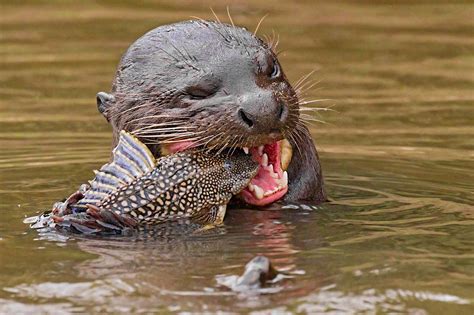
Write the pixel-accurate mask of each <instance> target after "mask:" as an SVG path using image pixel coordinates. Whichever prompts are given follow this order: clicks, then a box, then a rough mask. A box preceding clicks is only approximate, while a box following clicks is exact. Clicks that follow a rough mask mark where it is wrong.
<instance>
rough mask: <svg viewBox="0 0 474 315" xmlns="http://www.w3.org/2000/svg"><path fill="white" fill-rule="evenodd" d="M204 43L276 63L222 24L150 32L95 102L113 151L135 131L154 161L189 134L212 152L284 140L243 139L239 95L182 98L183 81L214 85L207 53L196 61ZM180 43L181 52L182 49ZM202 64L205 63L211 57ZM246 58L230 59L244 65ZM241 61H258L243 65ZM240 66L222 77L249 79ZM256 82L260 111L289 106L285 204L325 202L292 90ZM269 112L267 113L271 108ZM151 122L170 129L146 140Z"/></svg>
mask: <svg viewBox="0 0 474 315" xmlns="http://www.w3.org/2000/svg"><path fill="white" fill-rule="evenodd" d="M190 28H201V29H202V32H199V33H197V34H199V35H198V36H200V38H193V34H195V33H193V34H191V37H189V36H190V35H189V30H190ZM172 32H174V35H173V36H171V37H170V36H169V35H168V34H169V33H172ZM208 39H209V41H219V43H220V44H221V46H222V47H221V48H217V47H216V50H215V51H213V53H214V54H219V53H220V52H221V51H222V52H229V51H231V52H234V51H235V53H236V55H237V56H238V54H240V55H241V56H244V57H245V58H247V57H246V56H248V57H250V56H254V55H256V56H257V57H256V58H258V56H260V55H259V54H260V51H263V52H264V53H265V54H269V53H270V54H273V56H274V58H275V59H276V55H275V54H274V53H273V52H271V48H270V47H269V46H268V45H267V44H266V43H264V42H263V41H262V40H260V39H259V38H257V37H255V36H253V35H251V34H250V33H249V32H247V31H246V30H245V29H242V28H239V27H234V26H230V25H227V24H222V23H217V22H206V21H188V22H181V23H177V24H172V25H165V26H162V27H159V28H157V29H155V30H152V31H150V32H149V33H147V34H145V35H144V36H143V37H142V38H140V39H138V40H137V42H135V43H134V44H133V45H132V46H131V47H130V48H129V50H128V51H127V52H126V53H125V54H124V56H123V57H122V59H121V62H120V64H119V67H118V69H117V74H116V78H115V81H114V84H113V87H112V93H111V95H108V94H104V95H105V96H104V95H103V96H102V97H101V98H100V99H99V96H98V105H99V111H101V112H102V113H103V115H104V116H105V117H106V119H107V120H108V121H109V123H111V125H112V127H113V135H114V141H113V144H112V145H113V146H115V145H116V143H117V141H118V135H119V132H120V130H122V129H124V130H127V131H132V132H133V131H137V132H138V134H137V136H138V137H139V138H140V139H141V140H142V141H144V142H145V143H146V144H147V146H148V147H149V148H150V150H151V151H152V152H153V154H154V155H155V156H158V155H159V154H160V153H161V152H160V146H159V145H158V142H163V141H167V140H168V141H169V139H170V137H167V135H166V132H169V133H170V134H169V135H172V136H173V137H176V136H177V134H179V133H181V134H182V135H183V136H182V139H188V138H193V135H195V137H200V139H203V140H198V141H201V142H202V143H200V144H203V145H206V146H209V147H212V146H213V147H217V148H219V146H224V145H226V146H254V145H259V144H262V143H268V142H271V141H275V140H278V139H280V138H281V137H282V135H280V136H272V137H273V138H272V137H270V136H269V134H268V133H267V132H260V133H258V130H257V132H254V133H248V134H246V133H245V132H246V131H245V129H244V128H243V127H242V126H241V125H240V124H239V122H238V120H237V119H236V118H235V112H236V111H237V108H238V104H237V103H238V102H237V101H236V99H237V97H238V96H240V94H239V91H237V90H236V92H234V93H232V92H228V94H229V95H227V94H225V95H222V96H219V97H217V98H216V99H212V101H209V102H206V101H201V102H193V101H190V100H189V99H187V97H188V96H187V94H186V93H187V92H186V86H187V84H189V81H196V82H204V83H205V84H213V81H212V76H213V75H214V76H219V75H218V74H217V75H216V74H215V73H213V72H212V71H210V70H208V69H206V68H207V67H206V63H212V60H210V59H209V60H208V58H206V55H205V53H204V54H202V53H201V54H200V52H201V50H205V48H202V49H201V46H202V43H203V41H206V40H208ZM182 42H185V43H186V45H185V46H182V45H181V46H180V43H182ZM269 51H270V52H269ZM262 55H264V54H262ZM150 56H153V57H150ZM207 57H210V56H209V54H208V56H207ZM212 57H214V56H212ZM217 57H218V56H217ZM153 58H154V59H153ZM245 58H240V59H239V58H236V60H237V62H239V61H240V60H241V59H242V60H244V61H245V60H246V59H245ZM247 60H250V61H252V62H257V61H255V60H252V59H249V58H247ZM212 66H213V65H212V64H210V66H209V68H210V69H211V70H212V69H213V68H212ZM245 67H249V65H248V64H245V63H244V64H242V65H240V64H235V65H232V66H231V67H230V70H231V71H228V73H229V74H228V75H229V76H230V75H234V76H236V77H237V78H238V77H239V76H240V77H243V76H245V75H247V74H246V73H245ZM156 69H158V70H156ZM234 72H235V73H234ZM221 76H222V75H221ZM186 80H187V81H186ZM242 82H243V81H242ZM239 83H240V82H239V81H236V83H235V84H232V86H238V85H239ZM244 83H245V82H244ZM255 83H256V84H257V86H258V87H259V88H260V89H259V91H263V92H262V93H261V94H259V95H257V96H258V97H257V96H256V97H255V100H256V101H259V100H261V99H263V101H262V102H263V103H262V104H260V105H259V106H261V108H263V109H265V110H267V107H266V104H265V102H277V103H278V102H280V103H281V102H284V103H285V104H286V106H287V107H288V111H289V112H288V115H289V116H288V118H287V119H286V121H285V126H282V127H281V130H284V132H283V133H284V136H286V137H287V138H288V140H289V141H290V143H291V144H292V146H293V158H292V161H291V163H290V166H289V168H288V175H289V190H288V193H287V194H286V196H285V201H287V202H297V201H298V200H308V201H314V202H323V201H326V199H327V198H326V195H325V192H324V188H323V185H324V182H323V176H322V172H321V165H320V161H319V157H318V154H317V151H316V148H315V146H314V144H313V141H312V139H311V136H310V133H309V131H308V129H307V128H306V126H304V125H303V123H302V122H301V120H300V119H299V104H298V98H297V95H296V93H295V91H294V90H293V88H292V87H291V85H289V83H288V81H287V79H286V77H285V76H284V74H282V80H281V82H276V83H271V84H274V85H271V84H268V83H266V81H265V79H264V78H259V77H258V76H257V78H256V80H255ZM251 88H254V86H251V87H248V88H247V87H246V86H244V87H243V89H242V91H246V89H248V90H250V89H251ZM267 90H277V91H278V93H266V91H267ZM224 92H225V91H224ZM234 94H235V95H234ZM255 100H254V102H256V101H255ZM268 111H269V113H270V114H271V109H268ZM263 116H265V115H263ZM156 123H157V124H159V125H160V126H166V127H163V128H164V129H166V128H168V130H164V129H163V130H161V129H160V128H158V127H157V130H158V129H160V132H161V134H160V135H153V134H151V137H149V134H148V133H147V131H148V129H147V128H148V127H147V126H150V125H152V124H156ZM222 126H224V128H222ZM170 127H173V128H175V129H170ZM267 127H268V125H265V124H263V125H262V130H265V128H267ZM219 128H220V129H219ZM222 129H225V130H222ZM140 130H142V131H141V132H140ZM143 130H144V131H143ZM150 130H151V129H150ZM176 130H179V132H176ZM184 130H186V131H184ZM218 132H223V134H222V135H221V136H219V137H216V138H213V137H212V136H213V133H214V134H216V133H218ZM157 133H159V132H157ZM184 135H186V136H184ZM154 136H155V137H157V138H154ZM226 136H227V138H226ZM275 137H277V138H275ZM278 137H279V138H278ZM178 138H179V135H178ZM229 138H230V139H229ZM171 139H172V137H171ZM179 139H181V138H179Z"/></svg>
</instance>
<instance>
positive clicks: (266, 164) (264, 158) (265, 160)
mask: <svg viewBox="0 0 474 315" xmlns="http://www.w3.org/2000/svg"><path fill="white" fill-rule="evenodd" d="M262 166H263V167H266V166H268V155H267V154H266V153H263V155H262Z"/></svg>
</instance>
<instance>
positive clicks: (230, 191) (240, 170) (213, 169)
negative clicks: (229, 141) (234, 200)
mask: <svg viewBox="0 0 474 315" xmlns="http://www.w3.org/2000/svg"><path fill="white" fill-rule="evenodd" d="M200 160H201V161H203V163H202V165H201V167H200V169H201V174H200V182H201V184H202V185H203V187H206V188H208V189H206V190H210V191H211V192H210V194H214V195H215V196H216V197H217V200H218V201H222V200H225V201H228V200H229V199H230V197H232V195H236V194H238V193H240V192H241V191H242V190H243V189H244V188H245V187H247V185H248V184H249V183H250V181H251V180H252V178H253V177H255V175H256V174H257V171H258V163H257V162H255V161H253V160H252V157H251V156H250V155H247V154H245V153H244V151H243V150H241V149H236V150H235V152H232V154H230V153H229V152H226V151H224V152H220V153H216V152H208V153H202V155H201V157H200Z"/></svg>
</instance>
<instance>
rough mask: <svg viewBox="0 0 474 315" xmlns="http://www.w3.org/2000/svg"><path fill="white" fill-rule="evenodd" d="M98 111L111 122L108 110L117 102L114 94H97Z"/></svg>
mask: <svg viewBox="0 0 474 315" xmlns="http://www.w3.org/2000/svg"><path fill="white" fill-rule="evenodd" d="M96 98H97V109H98V110H99V112H100V113H101V114H102V115H103V116H104V117H105V119H107V121H109V117H108V115H107V113H108V109H109V107H110V105H112V103H113V102H114V101H115V97H114V96H113V95H112V94H108V93H105V92H99V93H97V96H96Z"/></svg>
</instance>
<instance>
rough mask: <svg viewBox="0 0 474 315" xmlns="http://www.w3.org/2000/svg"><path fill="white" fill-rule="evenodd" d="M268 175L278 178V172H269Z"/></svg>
mask: <svg viewBox="0 0 474 315" xmlns="http://www.w3.org/2000/svg"><path fill="white" fill-rule="evenodd" d="M270 176H271V177H272V178H278V174H277V173H273V172H272V173H270Z"/></svg>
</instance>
